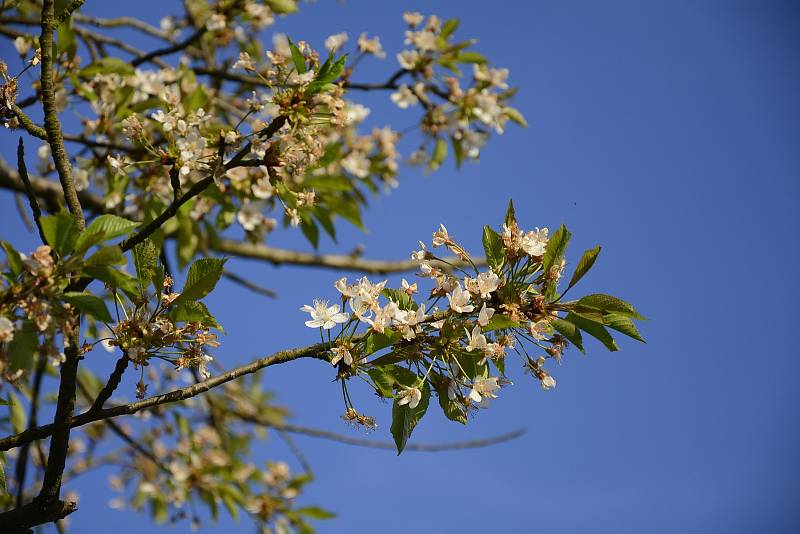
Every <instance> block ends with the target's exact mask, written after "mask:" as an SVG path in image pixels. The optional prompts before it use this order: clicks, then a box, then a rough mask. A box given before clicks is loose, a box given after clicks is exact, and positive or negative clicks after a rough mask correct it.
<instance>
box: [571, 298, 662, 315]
mask: <svg viewBox="0 0 800 534" xmlns="http://www.w3.org/2000/svg"><path fill="white" fill-rule="evenodd" d="M577 305H578V306H579V307H587V308H593V309H595V310H599V311H601V312H603V313H618V314H621V315H627V316H629V317H633V318H634V319H639V320H642V321H643V320H646V318H645V317H644V316H643V315H641V314H640V313H639V312H637V311H636V309H635V308H634V307H633V306H631V305H630V304H629V303H627V302H625V301H624V300H622V299H618V298H617V297H612V296H611V295H603V294H602V293H595V294H593V295H586V296H585V297H582V298H580V299H578V301H577Z"/></svg>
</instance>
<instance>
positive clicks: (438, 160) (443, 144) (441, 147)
mask: <svg viewBox="0 0 800 534" xmlns="http://www.w3.org/2000/svg"><path fill="white" fill-rule="evenodd" d="M446 158H447V141H445V139H444V138H443V137H437V138H436V144H435V145H434V146H433V153H432V154H431V160H430V162H429V163H428V165H429V166H430V168H431V170H436V169H438V168H439V167H440V166H441V165H442V162H443V161H444V160H445V159H446Z"/></svg>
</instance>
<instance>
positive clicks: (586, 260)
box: [567, 245, 600, 289]
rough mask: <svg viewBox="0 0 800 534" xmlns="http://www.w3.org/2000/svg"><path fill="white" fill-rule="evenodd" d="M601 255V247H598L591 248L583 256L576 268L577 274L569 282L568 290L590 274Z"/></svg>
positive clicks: (573, 274)
mask: <svg viewBox="0 0 800 534" xmlns="http://www.w3.org/2000/svg"><path fill="white" fill-rule="evenodd" d="M598 254H600V245H597V246H596V247H594V248H590V249H589V250H587V251H586V252H584V253H583V256H581V259H580V261H579V262H578V266H577V267H575V272H574V273H572V278H571V279H570V281H569V285H568V286H567V289H570V288H572V287H574V286H575V284H577V283H578V282H579V281H580V279H581V278H583V276H584V275H585V274H586V273H588V272H589V269H591V268H592V266H593V265H594V262H595V260H597V256H598Z"/></svg>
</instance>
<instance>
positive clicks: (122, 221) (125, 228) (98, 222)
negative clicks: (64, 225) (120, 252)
mask: <svg viewBox="0 0 800 534" xmlns="http://www.w3.org/2000/svg"><path fill="white" fill-rule="evenodd" d="M137 226H139V223H138V222H134V221H130V220H128V219H126V218H125V217H120V216H119V215H111V214H105V215H100V216H99V217H97V218H95V219H94V220H93V221H92V222H91V224H89V226H88V227H87V228H86V231H85V232H84V233H85V234H91V233H93V232H102V233H103V241H107V240H109V239H114V238H115V237H119V236H122V235H126V234H129V233H130V232H131V231H133V229H134V228H136V227H137Z"/></svg>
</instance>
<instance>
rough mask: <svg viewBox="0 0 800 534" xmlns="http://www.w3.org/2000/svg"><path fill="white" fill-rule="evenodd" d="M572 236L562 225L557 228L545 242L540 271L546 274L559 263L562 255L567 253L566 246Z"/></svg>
mask: <svg viewBox="0 0 800 534" xmlns="http://www.w3.org/2000/svg"><path fill="white" fill-rule="evenodd" d="M571 237H572V234H570V233H569V230H567V227H566V226H564V225H563V224H562V225H561V226H559V227H558V230H556V231H555V232H554V233H553V235H551V236H550V239H548V240H547V248H545V251H544V256H543V257H542V270H543V271H544V272H545V273H547V272H548V271H549V270H550V269H551V268H552V267H553V266H554V265H557V264H558V263H560V262H561V259H562V258H563V257H564V253H565V252H566V251H567V244H568V243H569V240H570V238H571Z"/></svg>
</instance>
